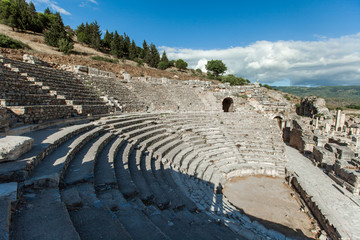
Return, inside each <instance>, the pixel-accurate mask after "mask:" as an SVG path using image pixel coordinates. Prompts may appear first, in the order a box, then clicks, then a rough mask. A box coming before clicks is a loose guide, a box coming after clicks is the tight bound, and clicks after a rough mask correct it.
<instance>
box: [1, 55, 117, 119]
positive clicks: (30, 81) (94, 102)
mask: <svg viewBox="0 0 360 240" xmlns="http://www.w3.org/2000/svg"><path fill="white" fill-rule="evenodd" d="M0 61H1V63H0V103H1V106H4V107H7V108H8V109H10V110H12V111H13V112H14V113H15V114H16V115H17V116H18V118H19V120H20V121H21V122H23V123H33V122H41V121H46V120H52V119H59V118H69V117H71V116H76V115H87V114H93V115H98V114H107V113H109V112H110V111H111V107H110V106H108V105H106V103H105V102H104V101H103V100H102V99H100V98H99V96H98V93H96V92H95V91H93V90H92V89H91V88H87V87H86V86H85V85H84V84H83V83H82V82H81V81H80V80H79V79H77V78H76V76H75V75H74V74H72V73H70V72H66V71H60V70H56V69H53V68H49V67H44V66H39V65H34V64H29V63H24V62H20V61H16V60H12V59H8V58H1V59H0Z"/></svg>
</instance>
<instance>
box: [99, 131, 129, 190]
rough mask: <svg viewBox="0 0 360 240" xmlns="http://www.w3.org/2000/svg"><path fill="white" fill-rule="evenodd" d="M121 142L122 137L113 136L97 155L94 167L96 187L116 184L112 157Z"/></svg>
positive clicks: (102, 187) (103, 187) (100, 187)
mask: <svg viewBox="0 0 360 240" xmlns="http://www.w3.org/2000/svg"><path fill="white" fill-rule="evenodd" d="M123 143H124V139H122V138H119V137H115V138H114V139H113V140H111V141H110V142H109V144H107V145H106V147H105V148H104V149H103V151H101V153H100V155H99V156H98V159H97V161H96V162H95V168H94V176H95V182H94V184H95V188H96V189H106V188H108V187H114V186H115V185H117V180H116V176H115V172H114V157H115V154H116V153H117V152H118V149H119V148H120V147H121V146H122V144H123Z"/></svg>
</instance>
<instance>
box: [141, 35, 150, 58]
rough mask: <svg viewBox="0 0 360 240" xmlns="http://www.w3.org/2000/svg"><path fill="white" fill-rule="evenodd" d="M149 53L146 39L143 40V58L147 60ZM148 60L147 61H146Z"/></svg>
mask: <svg viewBox="0 0 360 240" xmlns="http://www.w3.org/2000/svg"><path fill="white" fill-rule="evenodd" d="M148 55H149V46H148V44H147V43H146V41H145V40H144V42H143V48H142V51H141V56H140V57H141V58H142V59H143V60H144V61H145V59H146V58H147V56H148ZM145 62H146V61H145Z"/></svg>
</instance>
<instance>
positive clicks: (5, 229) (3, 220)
mask: <svg viewBox="0 0 360 240" xmlns="http://www.w3.org/2000/svg"><path fill="white" fill-rule="evenodd" d="M10 216H11V204H10V200H9V199H6V198H3V199H1V198H0V239H9V227H10Z"/></svg>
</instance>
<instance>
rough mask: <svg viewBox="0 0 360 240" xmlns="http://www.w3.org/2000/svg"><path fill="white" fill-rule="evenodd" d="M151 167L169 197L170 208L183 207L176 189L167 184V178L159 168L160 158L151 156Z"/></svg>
mask: <svg viewBox="0 0 360 240" xmlns="http://www.w3.org/2000/svg"><path fill="white" fill-rule="evenodd" d="M151 169H152V171H153V174H154V176H155V178H156V180H157V182H158V183H159V185H160V187H161V188H162V190H163V192H164V193H165V194H166V195H167V196H168V197H169V199H170V207H171V208H172V209H182V208H184V206H185V204H184V202H183V201H182V199H181V198H180V197H179V195H178V194H177V193H176V191H175V190H176V189H173V188H172V187H171V186H170V185H169V184H168V181H167V179H166V178H165V177H164V174H163V172H162V170H163V169H162V168H161V161H160V159H156V158H155V157H152V158H151Z"/></svg>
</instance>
